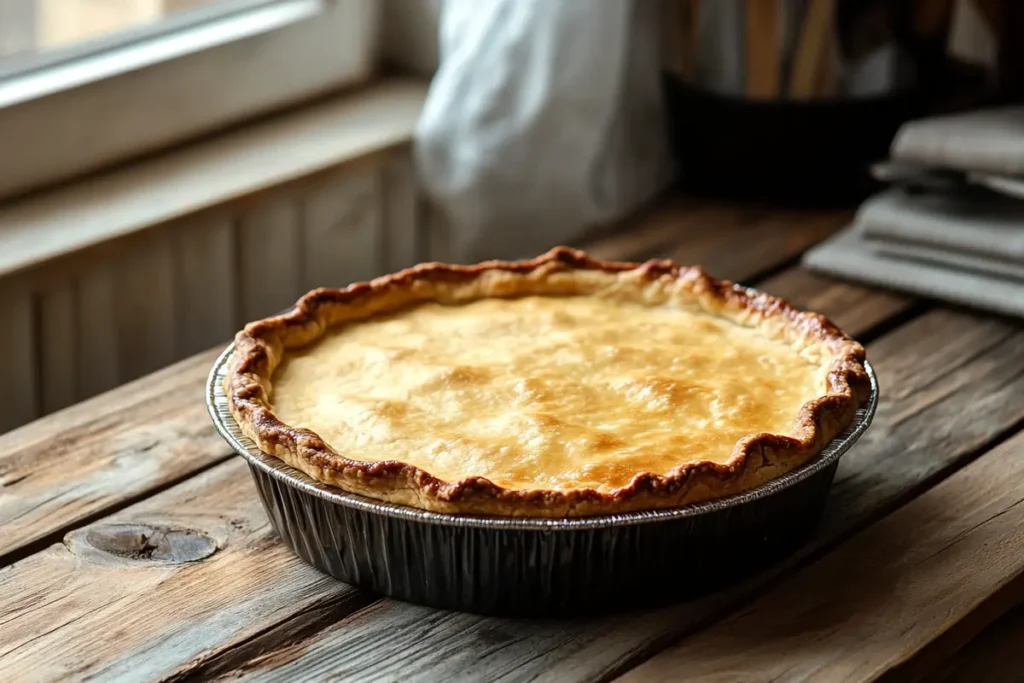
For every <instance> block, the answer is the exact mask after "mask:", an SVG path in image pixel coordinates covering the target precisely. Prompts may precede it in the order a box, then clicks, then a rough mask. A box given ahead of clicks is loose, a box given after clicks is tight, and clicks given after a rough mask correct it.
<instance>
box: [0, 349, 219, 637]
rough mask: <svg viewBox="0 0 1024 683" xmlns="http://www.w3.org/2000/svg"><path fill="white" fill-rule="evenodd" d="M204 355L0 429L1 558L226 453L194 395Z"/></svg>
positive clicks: (199, 392)
mask: <svg viewBox="0 0 1024 683" xmlns="http://www.w3.org/2000/svg"><path fill="white" fill-rule="evenodd" d="M213 359H214V353H212V352H209V353H204V354H200V355H198V356H195V357H193V358H190V359H189V360H186V361H183V362H181V363H178V364H176V365H172V366H171V367H169V368H166V369H164V370H162V371H160V372H158V373H156V374H153V375H150V376H148V377H145V378H143V379H142V380H139V381H136V382H133V383H131V384H128V385H126V386H124V387H121V388H120V389H118V390H117V391H114V392H111V393H108V394H104V395H102V396H99V397H97V398H94V399H91V400H89V401H86V402H84V403H80V404H78V405H76V406H73V407H71V408H68V409H66V410H63V411H61V412H58V413H54V414H52V415H49V416H47V417H44V418H42V419H40V420H37V421H35V422H32V423H30V424H28V425H25V426H24V427H22V428H20V429H17V430H15V431H13V432H10V433H8V434H4V435H3V436H0V528H2V529H3V533H2V534H0V566H3V565H4V564H5V563H6V562H5V558H7V557H8V556H9V555H10V554H11V553H15V552H16V551H19V550H21V549H23V548H25V547H26V546H28V545H30V544H33V543H35V542H38V541H39V540H40V539H47V538H52V537H53V536H54V535H55V534H59V533H62V532H63V530H65V529H67V528H69V527H72V526H74V525H75V524H76V523H81V521H82V520H87V519H90V518H93V517H95V516H96V515H97V514H100V513H101V512H102V511H104V510H106V509H108V508H110V507H112V506H117V505H123V504H124V503H125V502H127V501H131V500H132V499H133V498H135V497H137V496H140V495H144V494H146V493H147V492H149V491H152V490H153V489H154V488H159V487H160V486H166V485H168V484H170V483H172V482H174V481H176V480H179V479H181V478H182V477H186V476H188V475H190V474H191V473H193V472H196V471H198V470H200V469H202V468H204V467H209V466H210V465H211V464H214V463H217V462H220V461H222V460H224V459H226V458H227V457H229V455H230V453H231V450H230V449H229V448H228V446H227V444H225V443H224V442H223V441H222V440H221V439H220V438H219V437H218V436H217V435H216V434H215V433H214V431H213V428H212V426H211V425H210V419H209V417H208V416H207V414H206V406H205V405H204V403H203V400H202V396H203V381H204V378H205V376H206V373H207V371H208V370H209V368H210V366H211V365H212V364H213ZM0 630H2V629H0Z"/></svg>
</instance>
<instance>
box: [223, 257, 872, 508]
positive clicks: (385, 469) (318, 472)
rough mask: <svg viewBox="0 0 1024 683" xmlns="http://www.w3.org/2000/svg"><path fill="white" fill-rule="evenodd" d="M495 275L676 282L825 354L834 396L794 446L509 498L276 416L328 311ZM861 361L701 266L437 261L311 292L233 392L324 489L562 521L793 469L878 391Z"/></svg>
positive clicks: (263, 343)
mask: <svg viewBox="0 0 1024 683" xmlns="http://www.w3.org/2000/svg"><path fill="white" fill-rule="evenodd" d="M492 271H504V272H507V273H512V274H521V275H530V276H534V275H536V276H538V277H540V279H541V282H543V281H544V279H545V278H547V277H548V276H549V274H550V273H562V274H564V273H567V272H573V271H603V272H604V273H625V272H626V271H631V274H633V275H636V276H638V277H639V278H640V279H641V280H642V281H643V282H645V283H652V282H655V281H665V280H666V279H667V280H669V281H672V282H673V284H674V285H676V286H679V287H683V291H684V292H685V293H686V294H687V296H689V297H692V299H693V300H694V301H696V302H698V303H699V305H700V306H702V307H703V308H705V309H707V310H712V311H715V312H719V313H722V314H728V315H730V316H732V317H734V318H735V317H742V318H743V320H744V322H745V324H752V325H754V326H759V327H765V328H771V327H774V328H776V329H781V330H782V333H783V334H784V335H785V336H787V337H789V338H791V339H795V340H798V341H799V343H801V344H802V345H804V346H816V347H818V348H819V349H821V350H822V353H823V354H825V355H827V357H828V358H829V359H830V360H829V361H828V362H829V364H828V372H827V380H826V382H827V393H826V394H825V395H823V396H821V397H819V398H817V399H815V400H813V401H811V402H809V403H807V404H805V405H804V406H803V408H802V410H801V411H800V415H799V417H798V424H797V428H796V430H795V431H794V433H795V434H797V436H796V437H790V436H783V435H778V434H752V435H750V436H747V437H745V438H743V439H741V440H740V441H738V442H737V444H736V447H735V448H734V450H733V453H732V456H731V457H730V459H729V460H728V461H727V462H725V463H715V462H711V461H703V462H689V463H684V464H682V465H679V466H678V467H676V468H674V469H673V470H671V471H670V472H669V473H668V474H664V475H661V474H655V473H652V472H644V473H640V474H637V475H636V476H635V477H634V478H633V479H632V480H631V481H630V483H629V484H627V485H626V486H623V487H621V488H618V489H614V490H612V491H609V492H601V491H597V490H594V489H574V490H568V491H555V490H539V489H538V490H520V489H507V488H503V487H501V486H499V485H497V484H494V483H493V482H491V481H489V480H488V479H485V478H483V477H469V478H466V479H463V480H461V481H457V482H448V481H444V480H441V479H438V478H437V477H434V476H432V475H431V474H429V473H427V472H425V471H424V470H421V469H419V468H418V467H415V466H413V465H410V464H408V463H404V462H400V461H394V460H389V461H380V462H364V461H359V460H350V459H348V458H346V457H344V456H342V455H340V454H339V453H337V452H335V451H334V450H333V449H331V448H330V446H328V445H327V443H326V442H324V440H323V439H321V438H320V437H319V436H318V435H317V434H316V433H314V432H312V431H310V430H308V429H298V428H293V427H290V426H288V425H286V424H284V423H283V422H281V421H280V420H279V419H278V418H277V417H276V416H275V415H274V413H273V411H272V409H271V404H270V399H269V397H270V388H271V384H270V378H271V375H272V373H273V371H274V369H275V368H276V367H277V365H278V363H279V362H280V360H281V357H282V355H283V354H284V351H285V350H286V349H287V348H297V347H301V346H305V345H306V344H309V343H311V342H312V341H314V340H316V339H317V338H319V337H320V336H322V335H323V334H324V332H325V331H326V330H327V329H328V328H329V327H330V326H331V325H330V321H329V320H327V318H328V315H329V311H330V310H332V309H335V310H336V309H338V307H344V309H346V310H348V311H352V310H358V309H360V308H362V309H368V308H369V307H370V306H369V304H370V302H372V301H375V300H378V299H380V298H381V297H386V296H395V295H396V292H397V293H399V294H400V295H401V296H399V301H400V303H402V304H408V303H411V302H414V301H417V300H423V298H424V297H422V296H420V297H419V298H417V296H416V289H417V287H418V286H420V285H421V284H422V283H428V284H429V283H435V284H436V283H466V282H471V281H474V280H477V279H478V278H481V277H482V276H483V275H484V274H485V273H489V272H492ZM514 294H516V292H514V291H513V292H495V293H494V294H493V295H494V296H502V295H505V296H507V295H514ZM402 297H404V298H402ZM426 298H429V297H426ZM388 310H390V307H388ZM863 361H864V349H863V347H862V346H861V345H860V344H859V343H857V342H856V341H854V340H852V339H850V338H849V337H848V336H846V335H845V334H844V333H843V332H841V331H840V330H839V329H838V328H836V327H835V326H834V325H833V324H832V323H830V322H829V321H828V320H826V319H825V318H824V317H823V316H821V315H818V314H814V313H808V312H803V311H800V310H798V309H797V308H795V307H794V306H792V305H790V304H789V303H788V302H786V301H784V300H782V299H779V298H777V297H774V296H771V295H768V294H765V293H763V292H759V291H757V290H753V289H749V288H745V287H741V286H739V285H736V284H734V283H732V282H728V281H720V280H716V279H714V278H712V277H710V276H709V275H707V274H706V273H705V272H704V271H703V270H702V269H700V268H699V267H683V266H679V265H677V264H676V263H673V262H671V261H665V260H652V261H647V262H646V263H643V264H637V263H623V262H610V261H602V260H599V259H595V258H592V257H590V256H588V255H587V254H585V253H584V252H581V251H577V250H574V249H569V248H566V247H556V248H555V249H552V250H551V251H549V252H548V253H546V254H543V255H541V256H539V257H537V258H535V259H531V260H525V261H488V262H484V263H480V264H477V265H473V266H456V265H448V264H441V263H428V264H421V265H418V266H415V267H413V268H409V269H406V270H403V271H400V272H398V273H395V274H393V275H388V276H385V277H381V278H377V279H375V280H373V281H370V282H362V283H357V284H353V285H351V286H349V287H347V288H345V289H317V290H314V291H312V292H310V293H308V294H306V295H305V296H303V297H302V298H301V299H299V301H298V302H297V303H296V305H295V306H294V307H293V308H292V309H291V310H290V311H288V312H287V313H285V314H283V315H279V316H276V317H272V318H267V319H264V320H260V321H257V322H253V323H250V324H248V325H246V327H245V329H244V330H242V331H241V332H239V333H238V334H237V335H236V337H235V353H234V360H233V362H232V367H231V368H230V370H229V372H228V374H227V377H226V378H225V390H226V393H227V396H228V401H229V405H230V407H231V411H232V414H233V415H234V416H235V419H236V420H237V421H238V423H239V426H240V427H241V428H242V430H243V431H244V432H245V433H246V435H247V436H249V437H250V438H252V439H253V440H254V441H255V442H256V443H257V444H258V445H259V446H260V448H261V449H262V450H264V451H265V452H267V453H270V454H272V455H276V456H277V457H279V458H281V459H282V460H284V461H285V462H287V463H288V464H290V465H292V466H293V467H297V468H298V469H301V470H302V471H304V472H305V473H306V474H308V475H310V476H311V477H313V478H314V479H317V480H319V481H321V482H324V483H327V484H331V485H334V486H338V487H340V488H342V489H344V490H347V491H350V492H354V493H359V494H362V495H366V496H369V497H372V498H376V499H380V500H388V501H391V502H398V503H403V504H407V505H412V506H414V507H418V508H421V509H426V510H431V511H434V512H444V513H472V514H495V515H507V516H531V517H564V516H585V515H594V514H607V513H615V512H626V511H634V510H641V509H656V508H666V507H678V506H681V505H686V504H690V503H695V502H699V501H702V500H709V499H712V498H719V497H722V496H726V495H730V494H733V493H739V492H741V491H745V490H749V489H751V488H754V487H756V486H758V485H759V484H761V483H764V482H765V481H768V480H770V479H773V478H775V477H778V476H780V475H781V474H783V473H785V472H787V471H789V470H792V469H794V468H795V467H797V466H799V465H801V464H803V463H804V462H807V461H808V460H809V459H811V458H812V457H813V456H814V455H815V454H817V453H818V452H820V451H821V449H822V448H823V447H824V446H825V445H826V444H827V443H828V442H829V441H831V440H832V439H833V438H835V437H836V436H837V435H838V434H840V433H841V432H842V431H843V430H844V429H846V427H848V426H849V425H850V424H851V423H852V421H853V419H854V416H855V413H856V409H857V408H858V407H859V406H860V405H861V404H862V403H863V402H864V401H866V400H867V398H868V394H869V392H870V382H869V379H868V376H867V373H866V371H865V369H864V365H863Z"/></svg>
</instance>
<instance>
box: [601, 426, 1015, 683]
mask: <svg viewBox="0 0 1024 683" xmlns="http://www.w3.org/2000/svg"><path fill="white" fill-rule="evenodd" d="M1022 475H1024V435H1018V437H1017V438H1015V439H1013V440H1011V441H1009V442H1007V443H1005V444H1003V445H1002V446H1000V447H998V448H996V449H995V450H993V451H992V452H990V453H988V454H986V455H984V456H983V457H982V458H980V459H979V460H978V461H976V462H974V463H973V464H971V465H969V466H968V467H966V468H965V469H963V470H962V471H960V472H957V473H956V474H954V475H953V476H952V477H950V478H949V479H947V480H946V481H944V482H942V483H941V484H939V485H938V486H936V487H935V488H933V489H930V490H929V491H928V492H926V493H925V494H923V495H921V496H920V497H919V498H917V499H915V500H914V501H912V502H911V503H909V504H907V505H906V506H904V507H903V508H902V509H900V510H898V511H897V512H895V513H893V514H892V515H890V516H889V517H887V518H886V519H884V520H882V521H881V522H879V523H877V524H875V525H874V526H872V527H871V528H870V529H868V530H867V531H866V532H864V533H862V534H859V535H858V536H856V537H855V538H853V539H851V540H850V541H849V542H847V543H844V544H843V545H842V546H840V547H839V548H838V549H836V550H835V551H833V552H831V553H829V554H828V555H827V556H826V557H825V558H824V559H822V560H821V561H819V562H816V563H815V564H813V565H811V566H810V567H808V568H806V569H804V570H802V571H799V572H797V573H795V574H793V575H792V576H790V577H788V578H787V579H786V580H785V581H783V582H782V583H781V584H780V585H778V586H776V587H775V588H774V589H772V590H771V591H770V592H769V593H768V594H767V595H764V596H762V597H761V598H759V599H757V600H755V601H754V602H752V603H751V604H749V605H746V606H745V607H744V608H743V610H742V611H741V612H740V613H738V614H736V615H734V616H732V617H729V618H728V619H725V620H723V621H721V622H719V623H718V624H716V625H715V626H714V627H713V628H711V629H708V630H707V631H704V632H702V633H700V634H697V635H695V636H693V637H691V638H689V639H687V640H686V641H684V642H683V643H682V644H681V645H679V646H678V647H674V648H672V649H669V650H667V651H665V652H663V653H661V654H659V655H658V656H656V657H655V658H654V659H652V660H650V661H648V662H646V663H645V664H643V665H641V666H640V667H639V668H637V669H635V670H633V671H631V672H629V673H628V674H627V675H626V676H624V677H623V678H622V679H620V680H622V681H624V682H625V681H635V682H636V683H640V682H646V681H667V680H676V678H677V676H678V674H679V672H680V671H685V672H686V677H687V680H692V681H721V680H733V681H753V680H773V681H835V680H844V681H854V680H865V681H866V680H874V679H875V678H877V677H878V676H880V675H882V674H884V673H887V672H893V671H894V670H896V669H899V670H900V671H901V672H902V673H907V674H909V673H910V672H911V671H912V670H913V671H914V672H915V673H918V674H920V673H923V672H924V671H926V670H927V668H928V667H927V664H928V662H926V661H924V660H922V659H921V658H920V655H921V654H922V652H923V651H924V650H925V649H927V648H929V646H931V647H932V648H934V645H935V644H936V643H937V641H938V639H940V638H941V639H942V640H943V642H944V645H945V646H951V645H955V644H962V642H963V640H964V639H965V638H967V637H970V635H973V633H971V632H970V631H971V630H975V629H977V628H980V626H982V625H984V624H980V625H979V624H978V623H977V622H976V621H974V620H970V619H969V617H971V616H972V615H974V614H975V613H976V612H977V611H978V610H981V609H984V610H985V611H986V613H987V614H996V615H997V614H998V611H1005V610H1006V609H1008V608H1009V607H1010V606H1012V605H1013V604H1014V603H1015V602H1016V601H1019V600H1021V599H1024V584H1020V583H1017V584H1015V583H1014V580H1015V579H1017V577H1018V576H1020V575H1021V572H1024V505H1021V503H1024V492H1022V491H1021V489H1020V486H1019V482H1020V479H1021V476H1022ZM992 595H996V596H999V597H998V598H997V602H996V603H993V601H992V600H991V599H990V596H992ZM989 618H992V617H989ZM965 624H969V625H970V629H969V630H966V631H965V630H964V629H965ZM957 641H959V643H957ZM911 659H913V660H914V661H913V665H912V666H911V663H910V660H911Z"/></svg>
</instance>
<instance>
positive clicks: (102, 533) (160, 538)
mask: <svg viewBox="0 0 1024 683" xmlns="http://www.w3.org/2000/svg"><path fill="white" fill-rule="evenodd" d="M65 544H66V545H67V547H68V548H69V549H70V550H71V551H72V552H74V553H75V554H77V555H91V554H93V552H94V551H99V552H100V553H104V554H106V555H112V556H114V557H116V558H120V559H124V560H128V561H132V562H157V563H183V562H195V561H196V560H202V559H203V558H206V557H209V556H210V555H212V554H213V553H215V552H216V551H217V542H216V541H215V540H213V539H212V538H210V537H209V536H207V535H206V534H204V533H202V532H201V531H196V530H194V529H175V528H169V527H165V526H159V525H153V526H151V525H148V524H95V525H93V526H90V527H88V528H86V529H80V530H78V531H76V532H73V533H72V534H70V535H69V537H68V539H67V540H66V541H65ZM83 551H85V552H83Z"/></svg>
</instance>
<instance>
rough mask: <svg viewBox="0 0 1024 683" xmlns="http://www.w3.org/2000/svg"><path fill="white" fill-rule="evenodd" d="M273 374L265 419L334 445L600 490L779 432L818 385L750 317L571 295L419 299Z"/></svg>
mask: <svg viewBox="0 0 1024 683" xmlns="http://www.w3.org/2000/svg"><path fill="white" fill-rule="evenodd" d="M272 382H273V389H272V393H271V406H272V409H273V410H274V412H275V414H276V415H277V416H278V418H279V419H280V420H281V421H282V422H284V423H285V424H288V425H292V426H295V427H300V428H307V429H310V430H312V431H313V432H315V433H316V434H318V435H320V436H321V437H322V438H323V439H324V440H325V441H326V442H327V444H328V445H329V446H330V447H331V448H332V449H333V450H335V451H336V452H338V453H342V454H344V455H345V457H347V458H350V459H353V460H360V461H367V462H376V461H384V460H396V461H404V462H406V463H409V464H411V465H414V466H416V467H418V468H421V469H422V470H424V471H426V472H428V473H429V474H431V475H433V476H435V477H438V478H440V479H443V480H446V481H460V480H463V479H466V478H468V477H473V476H480V477H485V478H487V479H488V480H490V481H491V482H493V483H495V484H497V485H498V486H501V487H504V488H510V489H531V488H541V489H552V490H570V489H579V488H591V489H594V490H597V491H602V492H607V491H610V490H613V489H616V488H620V487H623V486H626V485H628V484H629V482H630V481H631V480H632V479H633V478H634V477H635V476H636V475H637V474H640V473H643V472H654V473H657V474H663V475H664V474H667V473H668V472H669V471H670V470H672V469H673V468H674V467H676V466H678V465H680V464H682V463H686V462H699V461H704V460H707V461H711V462H716V463H724V462H726V461H727V460H728V459H729V458H730V457H731V456H732V452H733V448H734V446H735V445H736V442H737V441H738V440H740V439H741V438H743V437H745V436H748V435H751V434H758V433H772V434H784V435H790V434H792V433H793V432H794V430H795V429H796V427H797V417H798V415H799V413H800V409H801V407H802V406H803V405H804V404H805V403H807V402H808V401H811V400H812V399H814V398H815V397H816V396H818V395H820V394H823V393H825V391H826V387H825V376H824V373H823V371H822V368H821V367H820V366H817V365H815V364H813V363H811V362H809V361H808V360H807V359H806V358H804V357H802V356H801V355H800V353H799V352H798V351H797V350H796V349H794V348H793V347H792V346H789V345H786V344H784V343H782V342H780V341H776V340H773V339H769V338H767V337H765V336H764V335H763V334H760V333H759V332H758V331H757V330H754V329H751V328H747V327H742V326H739V325H737V324H736V323H734V322H731V321H729V320H727V319H725V318H722V317H719V316H714V315H711V314H708V313H705V312H694V311H680V310H675V309H671V308H661V307H650V306H644V305H641V304H638V303H634V302H628V301H626V302H624V301H615V300H609V299H603V298H600V297H581V296H572V297H545V296H527V297H521V298H513V299H482V300H477V301H471V302H468V303H464V304H455V305H441V304H438V303H424V304H419V305H417V306H415V307H412V308H409V309H406V310H402V311H398V312H395V313H392V314H389V315H384V316H378V317H374V318H372V319H370V320H367V321H365V322H362V323H359V324H355V325H348V326H342V327H339V328H336V329H334V330H331V331H329V332H328V333H327V334H325V335H324V336H323V337H322V338H321V339H319V340H318V341H317V342H314V343H313V344H312V345H310V346H309V347H307V348H305V349H303V350H301V351H298V352H296V353H293V354H290V355H289V356H287V357H286V358H285V360H284V361H283V363H282V364H281V366H280V367H279V368H278V369H277V370H276V371H275V373H274V375H273V377H272Z"/></svg>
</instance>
